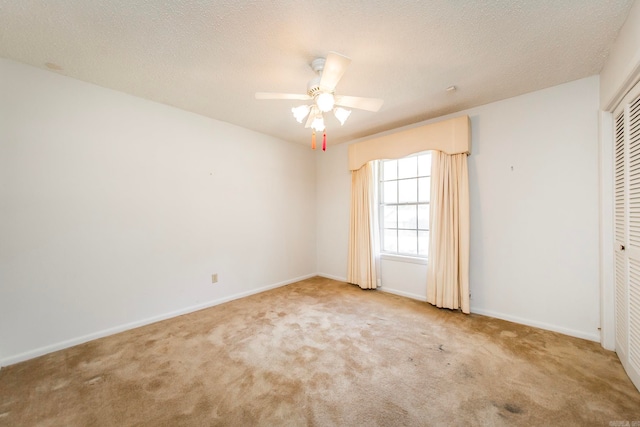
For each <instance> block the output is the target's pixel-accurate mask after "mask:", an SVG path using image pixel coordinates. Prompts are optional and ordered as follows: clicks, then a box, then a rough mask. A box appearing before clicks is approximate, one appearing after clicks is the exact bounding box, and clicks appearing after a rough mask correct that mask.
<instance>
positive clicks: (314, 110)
mask: <svg viewBox="0 0 640 427" xmlns="http://www.w3.org/2000/svg"><path fill="white" fill-rule="evenodd" d="M319 112H320V110H318V107H316V106H315V105H312V106H311V110H310V111H309V116H308V117H307V122H306V123H305V124H304V127H305V128H310V127H311V123H313V119H315V118H316V116H317V115H318V113H319Z"/></svg>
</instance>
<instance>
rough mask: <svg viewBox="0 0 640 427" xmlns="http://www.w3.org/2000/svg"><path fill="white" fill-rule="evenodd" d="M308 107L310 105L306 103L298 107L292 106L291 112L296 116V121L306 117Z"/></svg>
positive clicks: (300, 121) (299, 121)
mask: <svg viewBox="0 0 640 427" xmlns="http://www.w3.org/2000/svg"><path fill="white" fill-rule="evenodd" d="M310 108H311V107H309V106H308V105H300V106H299V107H294V108H292V109H291V112H292V113H293V117H295V118H296V120H297V121H298V123H302V121H303V120H304V118H305V117H307V114H309V109H310Z"/></svg>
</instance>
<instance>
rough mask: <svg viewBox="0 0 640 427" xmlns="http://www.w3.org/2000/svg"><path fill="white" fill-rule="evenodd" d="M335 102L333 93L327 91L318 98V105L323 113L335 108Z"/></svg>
mask: <svg viewBox="0 0 640 427" xmlns="http://www.w3.org/2000/svg"><path fill="white" fill-rule="evenodd" d="M334 103H335V100H334V99H333V95H331V94H330V93H326V92H324V93H321V94H320V95H318V97H317V98H316V105H317V106H318V108H319V109H320V111H322V112H323V113H326V112H327V111H331V110H332V109H333V104H334Z"/></svg>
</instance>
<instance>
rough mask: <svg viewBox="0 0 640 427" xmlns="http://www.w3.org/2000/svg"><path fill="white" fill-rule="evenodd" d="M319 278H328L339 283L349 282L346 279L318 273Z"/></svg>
mask: <svg viewBox="0 0 640 427" xmlns="http://www.w3.org/2000/svg"><path fill="white" fill-rule="evenodd" d="M317 276H320V277H326V278H327V279H333V280H337V281H338V282H346V281H347V278H346V277H338V276H333V275H331V274H325V273H318V274H317Z"/></svg>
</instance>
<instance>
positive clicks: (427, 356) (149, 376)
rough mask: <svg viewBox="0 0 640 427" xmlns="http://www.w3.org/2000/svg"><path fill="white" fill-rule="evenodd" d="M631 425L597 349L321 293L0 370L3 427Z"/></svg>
mask: <svg viewBox="0 0 640 427" xmlns="http://www.w3.org/2000/svg"><path fill="white" fill-rule="evenodd" d="M622 421H624V422H629V423H632V422H633V421H640V393H638V391H637V390H636V389H635V388H634V386H633V385H632V383H631V382H630V380H629V379H628V378H627V376H626V375H625V373H624V371H623V369H622V367H621V365H620V362H619V361H618V360H617V358H616V356H615V354H614V353H612V352H608V351H605V350H603V349H602V348H601V347H600V345H599V344H597V343H593V342H588V341H583V340H580V339H576V338H570V337H567V336H563V335H560V334H556V333H552V332H548V331H542V330H539V329H535V328H530V327H525V326H521V325H516V324H513V323H509V322H505V321H501V320H496V319H491V318H487V317H483V316H477V315H471V316H465V315H462V314H460V313H457V312H451V311H448V310H438V309H436V308H433V307H431V306H429V305H427V304H425V303H421V302H418V301H413V300H409V299H406V298H401V297H397V296H394V295H391V294H387V293H383V292H379V291H362V290H360V289H359V288H357V287H355V286H351V285H347V284H345V283H340V282H335V281H332V280H329V279H324V278H313V279H309V280H305V281H302V282H299V283H295V284H292V285H289V286H285V287H282V288H278V289H275V290H272V291H269V292H265V293H262V294H258V295H254V296H251V297H248V298H244V299H242V300H237V301H233V302H230V303H227V304H223V305H219V306H216V307H213V308H210V309H206V310H202V311H199V312H197V313H193V314H189V315H185V316H181V317H178V318H175V319H171V320H168V321H164V322H160V323H156V324H153V325H150V326H146V327H143V328H138V329H135V330H132V331H128V332H124V333H121V334H118V335H114V336H111V337H108V338H104V339H100V340H96V341H93V342H90V343H87V344H83V345H80V346H77V347H74V348H70V349H67V350H63V351H59V352H56V353H52V354H49V355H46V356H43V357H40V358H38V359H34V360H30V361H27V362H24V363H20V364H16V365H13V366H9V367H5V368H3V369H2V370H1V371H0V425H2V426H32V425H39V426H121V425H149V426H181V425H193V426H206V425H221V426H222V425H224V426H251V425H260V426H421V425H527V426H530V425H541V426H542V425H545V426H546V425H604V426H609V425H613V424H610V423H611V422H614V423H615V422H622ZM618 425H620V424H618Z"/></svg>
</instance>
